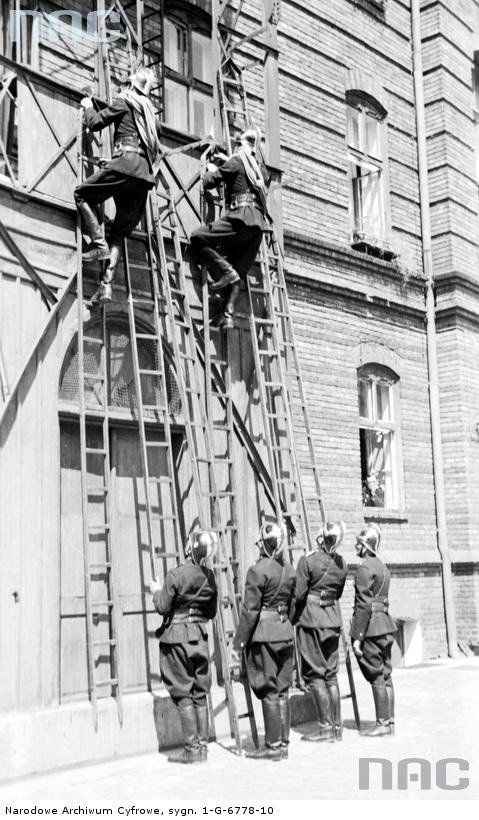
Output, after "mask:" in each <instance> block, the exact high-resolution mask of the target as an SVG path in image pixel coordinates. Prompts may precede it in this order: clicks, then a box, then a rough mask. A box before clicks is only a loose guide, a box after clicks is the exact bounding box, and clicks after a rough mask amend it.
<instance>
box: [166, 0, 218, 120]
mask: <svg viewBox="0 0 479 820" xmlns="http://www.w3.org/2000/svg"><path fill="white" fill-rule="evenodd" d="M191 5H192V4H188V3H184V2H183V3H181V2H179V0H178V2H168V3H166V4H165V18H164V24H163V42H164V59H163V63H164V120H165V123H166V124H167V125H169V126H170V127H171V128H174V129H176V130H178V131H183V132H186V133H188V134H193V135H196V136H204V135H205V134H207V133H209V132H210V130H211V127H212V123H213V83H214V69H213V59H212V43H211V19H210V17H209V15H208V14H207V13H206V12H205V11H203V10H202V8H201V7H199V6H197V5H194V7H191Z"/></svg>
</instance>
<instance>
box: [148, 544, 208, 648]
mask: <svg viewBox="0 0 479 820" xmlns="http://www.w3.org/2000/svg"><path fill="white" fill-rule="evenodd" d="M217 599H218V592H217V588H216V581H215V577H214V574H213V572H212V570H210V569H207V568H205V567H199V566H198V565H197V564H195V563H194V562H193V561H192V560H191V558H187V559H186V561H185V563H184V564H182V565H181V566H180V567H176V568H175V569H172V570H170V572H168V574H167V576H166V578H165V583H164V585H163V588H162V589H161V590H159V591H158V592H155V594H154V595H153V604H154V606H155V609H156V610H157V612H159V613H160V615H164V616H166V626H165V628H162V630H161V633H162V634H161V636H160V643H189V642H190V641H200V640H207V637H208V635H207V631H206V622H207V621H208V620H209V619H210V618H214V616H215V615H216V605H217ZM170 621H171V623H170Z"/></svg>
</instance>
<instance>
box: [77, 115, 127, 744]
mask: <svg viewBox="0 0 479 820" xmlns="http://www.w3.org/2000/svg"><path fill="white" fill-rule="evenodd" d="M78 131H79V133H78V142H77V154H78V181H79V182H80V181H81V179H82V176H83V162H84V160H90V159H91V158H90V157H87V156H85V154H84V152H83V115H82V111H81V110H80V126H79V129H78ZM77 305H78V332H77V336H78V377H79V378H78V381H79V391H78V393H79V422H80V476H81V505H82V538H83V567H84V581H85V618H86V643H87V647H86V648H87V659H88V690H89V695H90V700H91V704H92V715H93V723H94V726H95V730H96V729H97V727H98V693H99V691H100V690H104V689H111V691H112V693H113V697H114V698H115V700H116V705H117V711H118V719H119V721H120V724H121V723H122V721H123V708H122V688H121V678H120V659H119V642H118V612H119V611H120V610H119V603H118V597H117V593H116V585H115V577H114V573H115V567H114V554H113V544H112V518H111V471H110V439H109V421H108V401H109V381H108V373H109V368H108V364H107V362H108V338H107V329H106V316H105V309H104V308H102V309H101V317H100V331H99V335H98V336H95V335H91V334H89V335H85V333H84V329H83V321H84V318H85V317H84V311H85V300H84V295H83V259H82V226H81V217H80V214H78V217H77ZM86 361H87V362H88V365H89V367H88V368H87V367H86ZM87 393H88V396H87ZM90 395H92V396H93V397H94V401H93V402H91V401H90V402H89V401H88V397H89V396H90ZM87 416H88V422H89V426H88V427H87ZM94 418H96V419H97V420H98V421H99V422H100V426H96V425H95V427H94V428H93V424H92V422H93V419H94ZM94 473H99V474H100V479H101V483H98V481H97V482H94V483H91V480H90V478H91V475H92V474H94ZM105 663H106V665H107V666H108V674H107V675H106V677H105V676H103V677H101V676H100V674H99V673H100V672H101V670H102V669H103V668H104V666H105Z"/></svg>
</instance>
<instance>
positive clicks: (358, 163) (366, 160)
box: [347, 98, 386, 245]
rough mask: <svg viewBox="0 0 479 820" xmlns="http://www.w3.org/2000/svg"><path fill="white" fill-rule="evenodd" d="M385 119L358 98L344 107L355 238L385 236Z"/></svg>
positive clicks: (375, 240)
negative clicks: (345, 109)
mask: <svg viewBox="0 0 479 820" xmlns="http://www.w3.org/2000/svg"><path fill="white" fill-rule="evenodd" d="M383 120H384V118H383V116H382V115H381V114H380V112H379V110H376V109H374V108H373V107H372V105H370V104H368V103H365V102H363V101H361V100H359V98H358V99H357V100H351V101H350V104H349V105H348V108H347V140H348V158H349V166H350V180H351V182H350V184H351V191H350V211H351V221H352V229H353V237H354V239H355V240H364V241H367V242H369V243H370V244H372V245H374V244H381V243H382V242H383V241H384V240H385V239H386V213H385V194H384V135H383V129H384V122H383Z"/></svg>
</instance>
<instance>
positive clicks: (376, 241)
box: [346, 93, 391, 247]
mask: <svg viewBox="0 0 479 820" xmlns="http://www.w3.org/2000/svg"><path fill="white" fill-rule="evenodd" d="M354 109H355V110H356V111H359V112H360V121H359V147H358V146H355V145H353V144H352V140H351V139H350V134H351V126H350V124H351V114H350V112H351V111H352V110H354ZM368 116H369V117H371V118H374V119H375V120H376V121H377V122H378V132H377V141H378V154H379V156H377V157H376V156H373V155H372V154H369V153H367V139H366V133H367V119H366V118H367V117H368ZM346 146H347V160H348V171H347V174H348V176H347V179H348V194H349V223H350V241H351V242H352V243H354V242H357V241H362V242H365V243H368V244H370V245H371V246H372V247H383V246H385V245H387V244H388V240H389V237H390V235H391V208H390V200H389V174H388V160H387V112H386V111H384V109H383V108H382V106H380V105H379V104H374V101H373V100H370V99H369V97H368V95H361V94H359V93H358V94H348V95H347V97H346ZM353 166H358V167H359V168H361V169H368V170H369V172H371V169H373V170H374V169H377V171H378V173H379V175H380V177H379V213H380V218H381V235H380V236H376V235H373V234H371V233H370V232H369V233H368V232H367V230H365V228H364V221H363V219H364V218H363V216H362V214H361V216H360V217H359V215H358V213H357V210H358V209H357V208H356V203H355V200H356V191H355V187H356V186H355V184H354V180H355V179H359V178H360V176H361V175H360V176H354V174H353ZM359 220H361V221H359Z"/></svg>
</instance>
